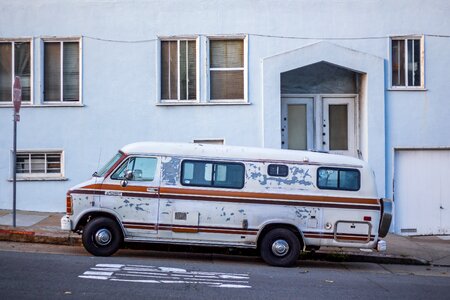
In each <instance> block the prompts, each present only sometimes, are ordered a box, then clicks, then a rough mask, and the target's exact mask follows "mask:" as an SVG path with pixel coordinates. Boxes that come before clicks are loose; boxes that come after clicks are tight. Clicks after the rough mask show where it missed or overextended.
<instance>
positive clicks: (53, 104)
mask: <svg viewBox="0 0 450 300" xmlns="http://www.w3.org/2000/svg"><path fill="white" fill-rule="evenodd" d="M84 106H85V105H84V104H81V103H46V104H22V106H21V107H20V108H21V109H22V108H42V107H84ZM12 107H14V105H12V104H7V105H3V104H0V108H12Z"/></svg>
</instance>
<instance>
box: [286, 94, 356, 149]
mask: <svg viewBox="0 0 450 300" xmlns="http://www.w3.org/2000/svg"><path fill="white" fill-rule="evenodd" d="M355 106H356V96H351V97H342V96H341V97H326V96H323V95H313V96H294V95H292V96H291V95H286V96H284V97H282V98H281V148H284V149H293V150H316V151H326V152H331V153H336V154H342V155H349V156H356V155H357V142H356V141H357V138H356V137H357V128H356V121H355V119H356V108H355Z"/></svg>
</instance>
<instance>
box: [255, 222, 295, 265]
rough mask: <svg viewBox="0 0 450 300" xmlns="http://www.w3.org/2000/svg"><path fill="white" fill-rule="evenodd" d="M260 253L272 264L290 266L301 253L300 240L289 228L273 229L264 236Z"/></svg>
mask: <svg viewBox="0 0 450 300" xmlns="http://www.w3.org/2000/svg"><path fill="white" fill-rule="evenodd" d="M260 253H261V257H262V259H263V260H264V261H265V262H266V263H267V264H269V265H271V266H277V267H290V266H292V265H293V264H294V263H295V262H296V261H297V259H298V256H299V254H300V241H299V240H298V238H297V236H296V235H295V234H294V233H293V232H292V231H290V230H289V229H285V228H277V229H273V230H271V231H269V232H268V233H267V234H266V235H265V236H264V237H263V240H262V242H261V246H260Z"/></svg>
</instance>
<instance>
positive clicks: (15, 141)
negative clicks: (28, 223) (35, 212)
mask: <svg viewBox="0 0 450 300" xmlns="http://www.w3.org/2000/svg"><path fill="white" fill-rule="evenodd" d="M13 136H14V141H13V227H16V173H17V170H16V168H17V162H16V160H17V158H16V152H17V113H16V112H14V133H13Z"/></svg>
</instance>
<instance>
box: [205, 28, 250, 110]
mask: <svg viewBox="0 0 450 300" xmlns="http://www.w3.org/2000/svg"><path fill="white" fill-rule="evenodd" d="M211 40H242V41H243V43H244V45H243V46H244V67H240V68H211V66H210V46H209V41H211ZM205 65H206V68H207V72H206V74H207V76H206V86H207V95H208V97H207V101H208V102H210V103H244V104H247V103H248V36H247V35H231V36H229V35H227V36H221V35H219V36H208V37H207V59H206V64H205ZM211 71H243V72H244V75H243V76H244V83H243V84H244V98H243V99H217V100H214V99H211V80H210V79H211Z"/></svg>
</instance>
